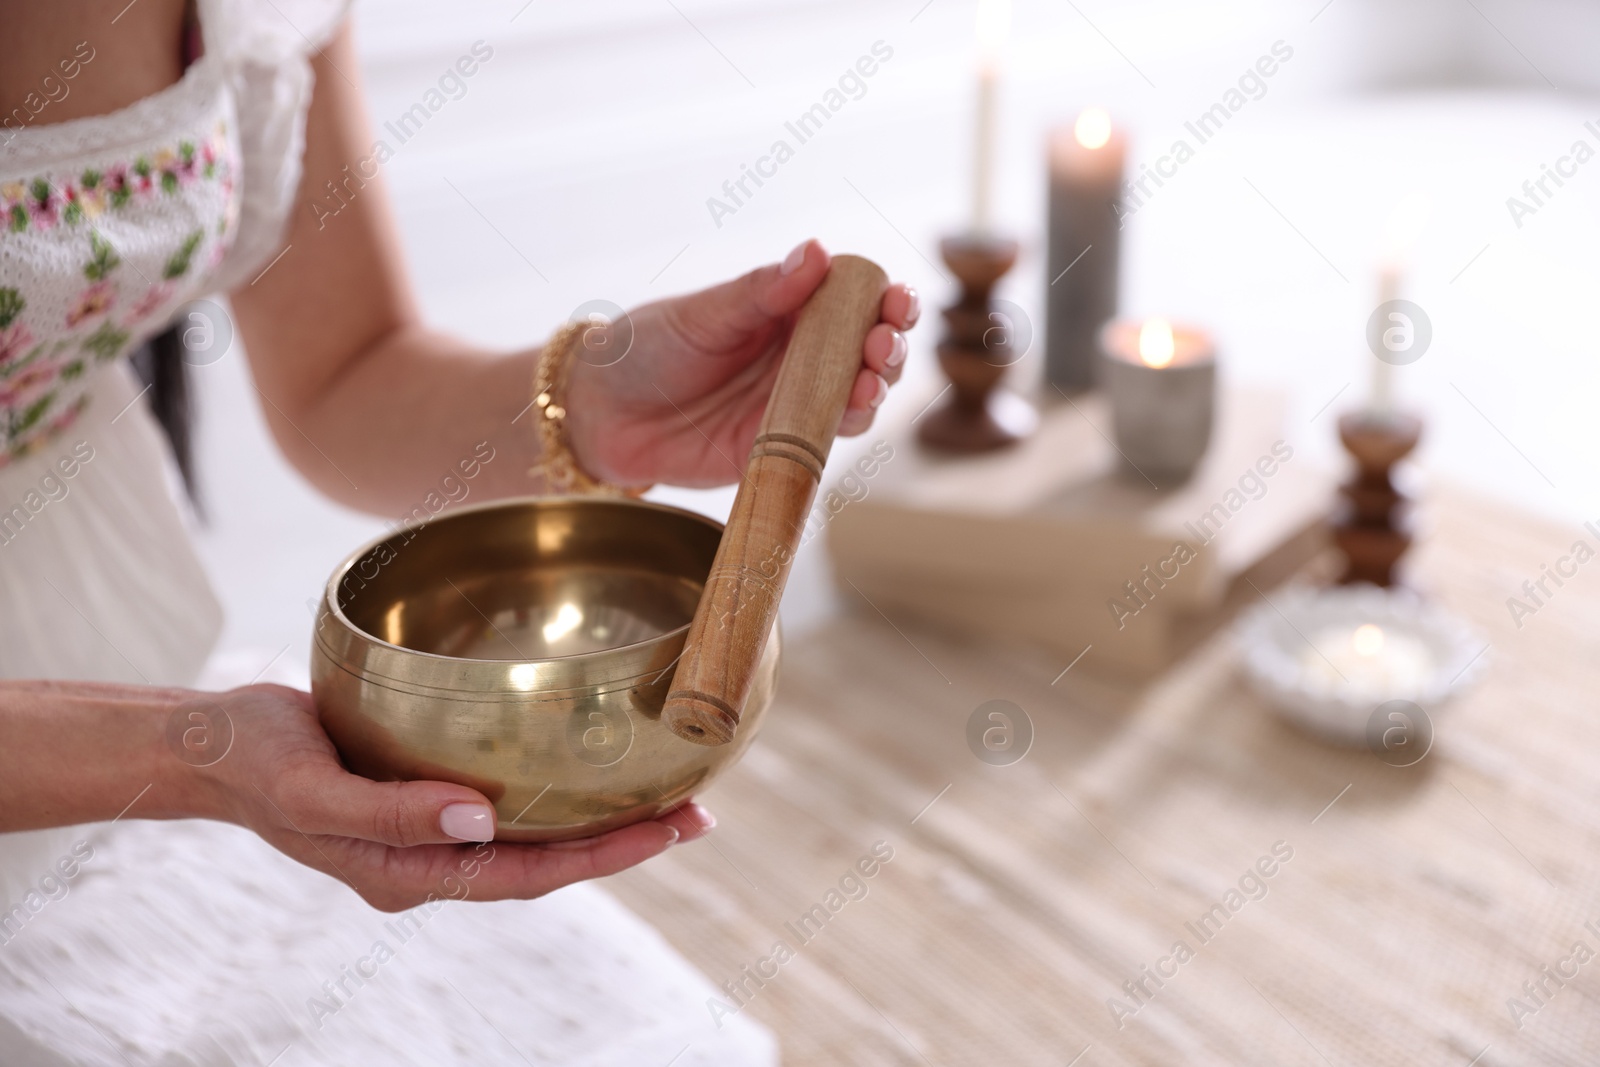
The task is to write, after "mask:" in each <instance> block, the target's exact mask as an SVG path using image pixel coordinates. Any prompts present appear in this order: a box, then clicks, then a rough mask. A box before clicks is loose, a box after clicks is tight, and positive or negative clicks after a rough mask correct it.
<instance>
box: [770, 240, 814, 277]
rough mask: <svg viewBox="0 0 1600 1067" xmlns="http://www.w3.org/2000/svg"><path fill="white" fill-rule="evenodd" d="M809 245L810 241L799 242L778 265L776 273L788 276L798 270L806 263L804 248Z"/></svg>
mask: <svg viewBox="0 0 1600 1067" xmlns="http://www.w3.org/2000/svg"><path fill="white" fill-rule="evenodd" d="M810 243H811V242H810V241H801V242H800V243H799V244H797V245H795V247H794V251H793V252H790V253H789V254H788V255H787V256H785V257H784V259H783V262H782V263H780V264H778V273H779V274H783V275H789V274H793V273H794V272H795V271H797V270H799V269H800V267H801V265H802V264H804V263H805V261H806V246H807V245H809V244H810Z"/></svg>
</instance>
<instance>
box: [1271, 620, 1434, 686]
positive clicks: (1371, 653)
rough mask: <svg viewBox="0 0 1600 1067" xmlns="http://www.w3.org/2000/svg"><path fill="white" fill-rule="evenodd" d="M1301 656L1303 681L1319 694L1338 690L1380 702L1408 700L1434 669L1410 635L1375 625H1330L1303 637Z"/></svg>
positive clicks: (1418, 641)
mask: <svg viewBox="0 0 1600 1067" xmlns="http://www.w3.org/2000/svg"><path fill="white" fill-rule="evenodd" d="M1307 636H1308V639H1309V642H1310V647H1308V648H1307V649H1306V650H1305V652H1304V653H1303V654H1302V655H1301V657H1300V666H1301V669H1302V670H1303V671H1304V672H1305V679H1306V681H1307V682H1308V683H1309V684H1310V685H1311V686H1312V687H1313V688H1317V689H1320V690H1322V691H1323V692H1343V693H1346V694H1348V695H1350V696H1352V697H1355V698H1357V699H1361V700H1369V701H1372V702H1374V703H1375V704H1376V703H1381V702H1382V701H1385V700H1390V699H1401V698H1407V699H1408V698H1410V697H1411V696H1412V695H1413V694H1415V693H1417V692H1418V691H1420V690H1421V689H1422V688H1423V687H1424V686H1425V685H1426V684H1427V682H1428V680H1429V679H1431V678H1432V677H1433V675H1434V673H1435V671H1436V669H1437V664H1436V663H1435V656H1434V655H1433V653H1432V652H1431V651H1430V650H1429V648H1428V645H1427V643H1426V642H1424V641H1423V640H1421V639H1420V638H1418V637H1417V636H1416V635H1415V634H1411V633H1407V632H1405V631H1404V630H1396V629H1395V628H1394V627H1393V626H1392V625H1391V627H1390V628H1389V629H1388V630H1385V629H1384V628H1383V627H1381V626H1379V625H1377V624H1376V623H1370V622H1369V623H1362V624H1361V625H1359V626H1357V627H1356V628H1355V629H1354V630H1352V629H1350V627H1349V626H1348V624H1346V625H1343V626H1330V627H1327V628H1326V629H1323V630H1321V631H1318V632H1316V633H1313V634H1309V635H1307Z"/></svg>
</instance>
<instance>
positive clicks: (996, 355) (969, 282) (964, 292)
mask: <svg viewBox="0 0 1600 1067" xmlns="http://www.w3.org/2000/svg"><path fill="white" fill-rule="evenodd" d="M939 255H940V256H941V257H942V258H943V259H944V261H945V264H946V265H947V266H949V268H950V270H951V271H953V272H954V273H955V276H956V278H957V279H958V280H959V281H960V282H961V298H960V299H959V300H957V301H956V303H954V304H952V305H950V306H949V307H947V308H945V309H944V312H943V315H944V323H945V333H944V337H943V338H942V339H940V341H939V350H938V351H939V366H940V367H942V368H943V369H944V373H945V376H946V377H947V378H949V379H950V384H951V386H953V387H954V388H953V390H952V392H951V396H950V399H949V401H948V402H946V403H945V404H942V405H941V406H939V407H938V408H936V409H935V410H933V411H930V412H929V413H928V414H927V415H926V416H925V417H924V418H923V419H922V420H921V426H920V427H919V429H918V431H917V438H918V440H920V441H921V442H922V443H923V444H924V445H927V446H929V447H930V448H935V449H939V450H941V451H945V452H956V453H966V454H970V453H976V452H989V451H992V450H994V449H997V448H1004V447H1006V446H1007V445H1012V444H1015V443H1016V442H1017V441H1019V440H1021V439H1022V438H1023V437H1024V436H1026V430H1025V429H1023V428H1022V427H1020V426H1019V425H1016V422H1017V420H1015V419H1007V418H1005V417H1004V416H1003V415H1002V414H1001V413H1000V412H999V411H998V410H997V401H998V400H999V399H1001V398H1000V397H996V396H995V395H994V393H995V388H996V387H997V386H998V385H999V384H1000V379H1001V378H1003V377H1005V373H1006V368H1008V367H1010V366H1011V364H1013V363H1015V362H1016V361H1017V360H1018V359H1020V358H1021V356H1022V353H1020V352H1017V351H1016V350H1015V349H1014V347H1013V344H1012V336H1011V335H1012V332H1013V331H1012V330H1011V329H1010V328H1009V327H1007V326H1005V325H1002V324H1001V323H1000V322H998V321H997V319H998V316H997V315H995V314H994V310H995V309H994V304H993V301H992V300H991V299H990V294H991V293H992V292H993V291H994V287H995V283H996V282H998V281H999V280H1000V279H1001V278H1002V277H1004V276H1005V273H1006V272H1007V271H1009V270H1010V269H1011V268H1012V266H1014V265H1015V264H1016V262H1017V242H1016V241H1012V240H1008V239H1005V238H999V237H982V236H976V235H967V236H961V237H947V238H945V239H944V240H943V241H940V242H939ZM1010 399H1012V400H1013V401H1014V402H1016V403H1019V404H1020V403H1021V401H1020V400H1018V399H1017V398H1015V397H1012V398H1010ZM1008 423H1010V425H1008Z"/></svg>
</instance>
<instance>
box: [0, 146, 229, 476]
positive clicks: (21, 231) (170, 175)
mask: <svg viewBox="0 0 1600 1067" xmlns="http://www.w3.org/2000/svg"><path fill="white" fill-rule="evenodd" d="M235 171H236V167H235V163H234V159H233V149H232V147H231V142H230V140H229V138H228V136H227V128H226V126H225V125H224V124H223V123H221V122H219V123H217V125H216V127H215V129H214V130H213V132H212V134H211V136H210V137H209V138H203V139H194V140H189V139H186V140H182V141H179V142H178V143H177V145H176V146H173V147H163V148H157V149H155V150H153V151H150V152H146V153H141V154H139V155H136V156H135V157H134V158H133V159H131V160H122V161H116V162H113V163H111V164H109V165H105V166H100V167H89V168H85V169H83V170H82V171H79V172H77V173H76V174H75V176H73V177H71V178H70V179H67V180H62V178H61V177H60V176H59V175H41V176H37V177H33V178H26V179H23V180H20V181H8V182H4V183H0V242H4V241H7V240H13V241H14V240H21V239H24V238H29V239H34V240H37V239H38V238H39V237H41V236H43V235H46V234H49V235H50V239H51V241H52V243H55V244H61V243H62V242H66V243H65V244H64V245H63V247H65V248H74V249H79V251H78V252H77V263H78V264H79V265H78V267H77V268H76V269H77V272H78V276H79V277H80V279H81V285H82V288H81V289H78V290H77V291H76V295H75V296H73V297H71V298H69V299H68V300H67V301H66V305H65V312H64V313H63V312H62V311H59V310H58V311H54V312H51V313H49V315H48V318H44V319H41V317H40V316H41V315H42V314H43V312H42V311H36V312H30V311H29V301H28V293H27V291H26V285H22V286H15V285H10V286H0V467H4V466H5V465H7V464H8V463H9V462H11V461H12V460H14V459H16V458H18V457H19V456H22V455H25V454H27V453H28V452H30V451H32V450H33V449H34V448H36V447H38V445H39V444H41V443H43V442H44V441H47V440H49V439H50V438H51V437H53V436H54V435H55V434H56V433H57V432H59V431H60V430H62V429H65V428H66V427H67V426H68V425H70V424H71V422H72V420H73V419H74V418H75V417H76V416H77V414H78V412H79V411H80V410H81V409H82V407H83V405H84V403H85V402H86V398H85V394H84V391H83V384H84V379H85V371H86V370H87V369H88V368H89V367H90V366H93V365H95V364H100V363H108V362H110V361H112V360H114V359H116V358H117V357H119V356H121V355H122V354H123V353H124V352H126V351H127V349H128V348H129V347H130V345H131V343H132V342H133V340H134V339H135V336H136V335H137V336H139V337H143V336H146V335H147V334H148V333H149V332H150V329H151V328H152V327H153V326H154V325H157V324H158V323H156V322H155V321H153V320H155V319H156V317H157V316H158V315H160V314H162V313H168V312H170V310H171V308H172V307H173V305H174V303H175V302H176V301H177V300H180V299H182V298H183V297H184V296H185V295H186V294H188V293H191V292H192V290H193V286H192V285H188V284H186V279H187V278H188V277H189V276H190V274H191V271H192V269H193V268H194V266H195V265H196V263H197V262H199V263H202V264H203V265H204V267H205V269H207V270H210V269H211V268H214V267H215V266H216V264H217V263H219V262H220V261H221V260H222V258H223V256H224V255H225V254H226V252H227V249H228V245H229V243H230V239H231V237H232V233H231V227H232V225H233V222H234V221H235V210H234V207H233V192H234V174H235ZM201 183H204V184H214V185H215V188H216V192H215V193H211V194H206V195H207V196H208V197H211V198H213V199H214V198H216V197H218V196H220V199H221V200H222V201H223V203H222V204H221V205H219V206H218V207H217V208H209V207H208V208H207V209H205V210H204V211H202V212H201V213H200V214H198V216H197V217H195V218H194V220H193V221H192V222H191V223H190V224H189V225H188V226H187V227H186V232H184V233H183V236H182V238H181V239H179V240H178V241H176V242H175V243H174V244H172V245H170V246H168V247H167V248H166V249H164V250H163V251H162V253H161V255H160V256H159V257H158V258H156V259H155V261H154V262H153V263H151V261H150V259H149V255H150V252H151V249H150V248H149V246H148V244H147V245H145V246H144V248H143V249H141V251H140V253H139V254H138V255H137V256H136V259H137V260H138V262H139V263H140V264H144V266H143V269H141V267H140V266H139V265H136V264H134V263H130V262H128V261H126V258H125V256H124V254H123V251H120V250H119V249H118V247H117V243H116V242H117V240H118V238H117V237H116V236H115V234H116V233H117V232H118V230H117V228H116V227H114V226H111V224H110V220H111V219H114V218H117V217H119V216H121V215H124V214H127V213H128V212H130V211H132V210H133V209H135V208H138V207H140V206H141V205H148V206H149V207H150V208H151V210H154V211H157V212H169V213H170V212H171V210H172V208H170V207H164V206H163V205H166V204H176V203H177V202H178V201H177V198H178V197H179V195H180V194H181V193H183V192H184V191H185V190H187V189H191V188H195V187H196V186H197V184H201ZM197 192H198V190H197ZM179 210H180V213H181V211H182V209H181V207H180V209H179ZM212 210H217V216H216V217H215V221H214V222H213V217H212V215H211V214H210V211H212ZM190 214H194V213H193V212H190ZM141 217H142V216H141ZM157 217H160V215H159V214H158V216H157ZM108 228H109V232H108ZM80 242H81V243H80ZM129 247H132V246H129ZM158 247H159V246H158ZM197 256H198V257H201V258H200V259H199V260H197V258H196V257H197ZM69 262H70V261H69ZM56 276H57V277H58V278H60V277H61V275H60V273H59V271H58V273H57V275H56ZM41 284H49V283H48V282H47V283H41ZM57 284H59V283H57ZM57 291H59V290H57ZM69 291H70V290H69ZM61 306H62V305H61V304H59V303H58V304H56V305H55V307H57V308H60V307H61ZM58 316H59V317H58Z"/></svg>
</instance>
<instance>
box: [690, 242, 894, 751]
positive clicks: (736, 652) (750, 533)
mask: <svg viewBox="0 0 1600 1067" xmlns="http://www.w3.org/2000/svg"><path fill="white" fill-rule="evenodd" d="M887 287H888V278H887V276H886V275H885V274H884V272H883V270H882V268H880V267H879V266H878V265H877V264H876V263H873V262H872V261H871V260H867V259H862V258H861V257H860V256H835V257H834V258H833V263H832V265H831V266H830V267H829V269H828V276H827V277H826V278H824V279H823V281H822V285H821V286H819V287H818V288H817V291H816V292H815V293H813V294H811V299H810V300H808V301H807V302H806V305H805V307H803V308H801V309H800V315H799V318H798V319H797V320H796V321H795V325H794V332H793V333H792V334H791V335H790V338H789V347H788V351H787V352H786V353H785V354H784V357H783V364H782V366H781V367H780V368H779V370H778V380H777V383H776V384H775V385H774V386H773V388H772V396H771V398H770V399H769V400H768V401H767V410H766V414H765V415H763V416H762V419H761V426H760V429H759V430H757V432H756V440H755V445H754V446H753V447H752V448H751V449H750V462H749V464H748V466H747V467H746V468H745V472H744V479H743V480H742V481H741V482H740V483H739V491H738V495H737V496H735V498H734V501H733V512H732V514H731V515H729V517H728V526H727V529H725V530H724V531H723V533H722V543H721V545H719V546H718V548H717V556H716V559H715V561H714V562H713V563H712V565H711V573H710V575H709V576H708V577H707V578H706V585H705V590H704V592H703V593H702V594H701V596H700V604H699V607H698V608H696V610H695V613H694V622H693V623H691V624H690V626H689V637H688V640H687V642H686V643H685V645H684V649H683V656H682V658H681V659H680V660H679V661H678V669H677V672H676V673H675V674H674V675H673V677H672V686H671V688H670V689H669V690H668V692H667V700H666V704H665V705H664V706H663V707H662V711H661V721H662V722H664V723H666V724H667V727H668V728H669V729H671V730H672V732H673V733H675V734H677V735H678V736H679V737H681V738H683V739H684V740H686V741H693V742H695V743H696V744H700V745H725V744H727V743H728V742H729V741H731V740H733V735H734V732H735V731H736V730H737V729H738V728H739V715H740V712H741V711H743V709H744V702H745V698H746V697H748V696H749V694H750V682H751V679H752V676H753V675H754V673H755V669H756V664H757V663H759V662H760V660H761V652H762V650H763V649H764V648H765V647H766V643H767V634H768V633H770V632H771V630H772V623H773V620H774V619H775V618H776V616H777V614H778V599H779V598H780V597H781V596H782V595H783V586H784V583H785V582H786V581H787V580H788V578H789V567H790V565H791V564H792V563H793V562H794V556H795V551H796V549H798V548H799V546H800V536H801V533H802V532H803V531H804V529H805V522H806V515H807V514H808V513H809V512H810V510H811V502H812V500H813V498H814V497H815V496H816V492H817V485H818V484H819V483H820V482H821V481H822V468H823V465H824V464H825V463H827V461H828V450H829V449H830V448H831V447H832V446H833V438H834V435H835V433H837V432H838V429H839V419H840V418H841V417H842V416H843V415H844V408H845V404H846V403H847V402H848V401H849V399H850V389H851V386H853V385H854V384H855V380H856V374H857V372H858V371H859V370H860V369H861V346H862V344H863V343H864V342H865V341H866V337H867V331H869V330H871V329H872V327H873V326H874V325H875V324H876V323H877V321H878V317H879V314H880V308H881V304H882V301H883V293H884V290H885V289H886V288H887Z"/></svg>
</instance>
